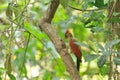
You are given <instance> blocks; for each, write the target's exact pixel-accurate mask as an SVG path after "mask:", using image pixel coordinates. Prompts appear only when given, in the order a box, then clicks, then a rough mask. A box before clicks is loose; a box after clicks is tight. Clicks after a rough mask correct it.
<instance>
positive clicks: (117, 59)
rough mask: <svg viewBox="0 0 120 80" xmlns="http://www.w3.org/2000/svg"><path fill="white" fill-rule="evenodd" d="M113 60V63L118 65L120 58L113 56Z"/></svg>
mask: <svg viewBox="0 0 120 80" xmlns="http://www.w3.org/2000/svg"><path fill="white" fill-rule="evenodd" d="M113 61H114V63H115V64H116V65H120V59H119V58H117V57H114V58H113Z"/></svg>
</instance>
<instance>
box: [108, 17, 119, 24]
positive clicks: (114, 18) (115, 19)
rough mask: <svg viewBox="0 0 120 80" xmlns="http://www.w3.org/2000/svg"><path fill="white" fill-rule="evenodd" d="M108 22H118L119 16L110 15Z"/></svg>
mask: <svg viewBox="0 0 120 80" xmlns="http://www.w3.org/2000/svg"><path fill="white" fill-rule="evenodd" d="M108 22H114V23H120V18H119V17H112V18H110V19H109V21H108Z"/></svg>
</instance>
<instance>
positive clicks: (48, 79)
mask: <svg viewBox="0 0 120 80" xmlns="http://www.w3.org/2000/svg"><path fill="white" fill-rule="evenodd" d="M51 78H52V75H51V73H50V72H48V71H46V72H45V74H44V76H43V79H42V80H51Z"/></svg>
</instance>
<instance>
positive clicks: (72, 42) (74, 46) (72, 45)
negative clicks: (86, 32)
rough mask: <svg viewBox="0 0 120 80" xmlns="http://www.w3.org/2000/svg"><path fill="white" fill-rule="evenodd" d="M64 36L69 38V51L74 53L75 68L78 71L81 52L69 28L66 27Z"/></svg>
mask: <svg viewBox="0 0 120 80" xmlns="http://www.w3.org/2000/svg"><path fill="white" fill-rule="evenodd" d="M65 38H67V39H68V40H69V46H70V49H71V51H72V52H73V53H74V55H75V56H76V58H77V60H76V64H77V70H78V72H79V68H80V63H81V62H82V60H81V58H82V52H81V49H80V47H79V46H78V45H77V44H76V43H75V42H77V41H76V39H75V38H74V37H73V32H72V29H71V28H68V29H67V30H66V32H65Z"/></svg>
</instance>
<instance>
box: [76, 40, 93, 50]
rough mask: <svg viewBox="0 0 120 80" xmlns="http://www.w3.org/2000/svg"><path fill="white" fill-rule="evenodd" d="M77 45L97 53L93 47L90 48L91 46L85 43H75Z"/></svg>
mask: <svg viewBox="0 0 120 80" xmlns="http://www.w3.org/2000/svg"><path fill="white" fill-rule="evenodd" d="M75 44H77V45H79V46H83V47H86V48H88V49H91V50H93V51H94V52H95V50H94V49H93V48H92V47H91V46H89V45H87V44H85V43H81V42H75Z"/></svg>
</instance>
